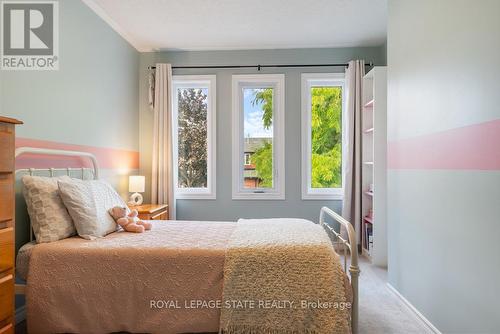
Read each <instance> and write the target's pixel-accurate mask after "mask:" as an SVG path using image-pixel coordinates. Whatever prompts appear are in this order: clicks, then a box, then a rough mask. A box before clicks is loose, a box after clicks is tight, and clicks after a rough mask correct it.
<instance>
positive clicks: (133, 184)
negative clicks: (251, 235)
mask: <svg viewBox="0 0 500 334" xmlns="http://www.w3.org/2000/svg"><path fill="white" fill-rule="evenodd" d="M145 184H146V177H144V176H142V175H130V176H129V177H128V191H129V192H131V193H133V194H132V195H130V200H129V202H128V204H130V205H141V204H142V195H141V194H139V193H143V192H144V190H145Z"/></svg>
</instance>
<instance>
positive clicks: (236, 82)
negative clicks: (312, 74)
mask: <svg viewBox="0 0 500 334" xmlns="http://www.w3.org/2000/svg"><path fill="white" fill-rule="evenodd" d="M262 85H269V87H273V88H274V99H273V103H274V115H273V126H274V128H273V152H274V161H273V162H274V188H273V189H267V188H261V189H245V188H244V180H243V164H244V161H243V160H244V140H243V138H244V136H243V135H242V134H243V133H244V132H243V121H244V117H243V94H242V92H241V91H242V88H243V87H251V86H259V87H262ZM232 86H233V87H232V100H233V108H232V109H233V110H232V114H233V124H232V125H233V127H232V135H233V144H232V146H233V148H232V151H233V152H232V167H233V168H232V171H233V173H232V195H233V196H232V198H233V199H234V200H262V199H266V200H284V199H285V75H284V74H250V75H233V85H232Z"/></svg>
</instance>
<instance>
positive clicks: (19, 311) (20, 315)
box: [15, 305, 26, 325]
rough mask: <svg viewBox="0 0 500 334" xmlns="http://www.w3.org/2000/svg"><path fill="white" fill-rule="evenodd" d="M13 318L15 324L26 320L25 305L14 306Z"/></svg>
mask: <svg viewBox="0 0 500 334" xmlns="http://www.w3.org/2000/svg"><path fill="white" fill-rule="evenodd" d="M15 319H16V325H17V324H18V323H20V322H21V321H24V320H26V305H23V306H21V307H18V308H16V314H15Z"/></svg>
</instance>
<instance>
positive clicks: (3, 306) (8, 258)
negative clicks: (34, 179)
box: [0, 116, 22, 334]
mask: <svg viewBox="0 0 500 334" xmlns="http://www.w3.org/2000/svg"><path fill="white" fill-rule="evenodd" d="M16 124H22V122H20V121H18V120H16V119H12V118H7V117H2V116H0V334H6V333H14V239H15V236H14V226H15V224H14V216H15V215H14V181H15V175H14V168H15V167H14V150H15V126H16Z"/></svg>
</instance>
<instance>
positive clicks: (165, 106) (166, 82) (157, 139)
mask: <svg viewBox="0 0 500 334" xmlns="http://www.w3.org/2000/svg"><path fill="white" fill-rule="evenodd" d="M171 89H172V66H171V65H170V64H156V72H155V85H154V124H153V168H152V174H151V181H152V184H151V201H152V202H153V204H168V214H169V219H175V211H176V208H175V206H176V205H175V198H174V174H173V173H174V171H173V157H172V156H173V147H172V145H173V139H172V121H173V119H172V96H171V95H172V93H171Z"/></svg>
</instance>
